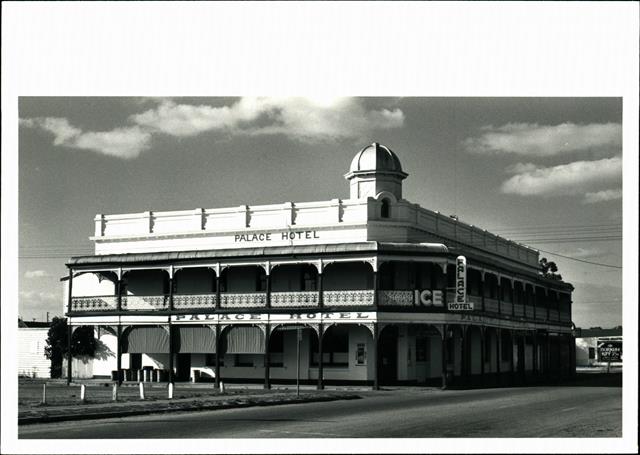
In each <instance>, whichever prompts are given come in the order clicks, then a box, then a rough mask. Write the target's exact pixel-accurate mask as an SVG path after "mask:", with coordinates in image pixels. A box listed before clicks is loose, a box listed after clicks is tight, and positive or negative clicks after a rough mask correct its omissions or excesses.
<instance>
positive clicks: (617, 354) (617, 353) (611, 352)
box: [598, 341, 622, 362]
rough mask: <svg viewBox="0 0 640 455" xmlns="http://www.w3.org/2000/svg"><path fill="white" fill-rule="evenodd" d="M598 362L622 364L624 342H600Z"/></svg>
mask: <svg viewBox="0 0 640 455" xmlns="http://www.w3.org/2000/svg"><path fill="white" fill-rule="evenodd" d="M598 360H599V361H600V362H622V341H599V342H598Z"/></svg>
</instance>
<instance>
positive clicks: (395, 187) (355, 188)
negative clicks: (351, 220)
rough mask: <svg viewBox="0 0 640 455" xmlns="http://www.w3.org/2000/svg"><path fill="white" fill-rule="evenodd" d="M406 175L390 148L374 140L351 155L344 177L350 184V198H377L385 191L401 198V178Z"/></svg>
mask: <svg viewBox="0 0 640 455" xmlns="http://www.w3.org/2000/svg"><path fill="white" fill-rule="evenodd" d="M407 175H408V174H407V173H406V172H404V171H403V170H402V165H401V164H400V160H399V159H398V156H397V155H396V154H395V153H393V151H392V150H391V149H390V148H388V147H386V146H384V145H382V144H379V143H377V142H374V143H373V144H371V145H367V146H366V147H365V148H363V149H362V150H360V151H359V152H358V153H357V154H356V156H354V157H353V160H352V161H351V167H350V169H349V172H348V173H347V174H345V176H344V177H345V178H346V179H347V180H349V183H350V185H351V199H360V198H366V197H374V198H377V197H378V196H379V195H380V193H383V192H385V193H390V194H392V195H393V196H394V197H395V198H396V200H398V199H401V198H402V180H404V179H405V178H406V177H407Z"/></svg>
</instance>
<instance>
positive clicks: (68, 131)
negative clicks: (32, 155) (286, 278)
mask: <svg viewBox="0 0 640 455" xmlns="http://www.w3.org/2000/svg"><path fill="white" fill-rule="evenodd" d="M21 124H23V125H25V126H27V127H32V128H40V129H42V130H44V131H47V132H49V133H52V134H53V136H54V139H53V144H54V145H56V146H65V147H70V148H75V149H84V150H91V151H94V152H98V153H102V154H104V155H109V156H114V157H118V158H124V159H132V158H136V157H138V155H140V153H141V152H142V151H143V150H146V149H148V148H149V147H150V145H151V134H150V133H149V132H148V131H145V130H143V129H142V128H140V127H139V126H131V127H123V128H115V129H113V130H111V131H97V132H96V131H86V132H84V131H82V130H81V129H80V128H76V127H75V126H73V125H71V124H70V123H69V121H68V120H67V119H66V118H59V117H37V118H32V119H23V120H21Z"/></svg>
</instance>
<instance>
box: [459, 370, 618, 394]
mask: <svg viewBox="0 0 640 455" xmlns="http://www.w3.org/2000/svg"><path fill="white" fill-rule="evenodd" d="M509 387H622V372H619V373H577V374H576V376H575V377H573V378H565V379H557V380H554V379H545V380H536V379H534V378H528V379H526V380H522V379H518V378H517V377H516V378H514V380H513V381H509V380H508V379H506V380H505V381H504V382H503V383H500V384H496V383H492V382H488V383H486V384H478V383H477V382H474V383H468V384H452V385H450V386H448V387H447V389H448V390H470V389H485V388H509Z"/></svg>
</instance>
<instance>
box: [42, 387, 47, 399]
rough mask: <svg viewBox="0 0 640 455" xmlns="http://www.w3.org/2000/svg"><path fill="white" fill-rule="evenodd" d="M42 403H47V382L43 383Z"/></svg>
mask: <svg viewBox="0 0 640 455" xmlns="http://www.w3.org/2000/svg"><path fill="white" fill-rule="evenodd" d="M42 404H47V383H46V382H45V383H44V384H42Z"/></svg>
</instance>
